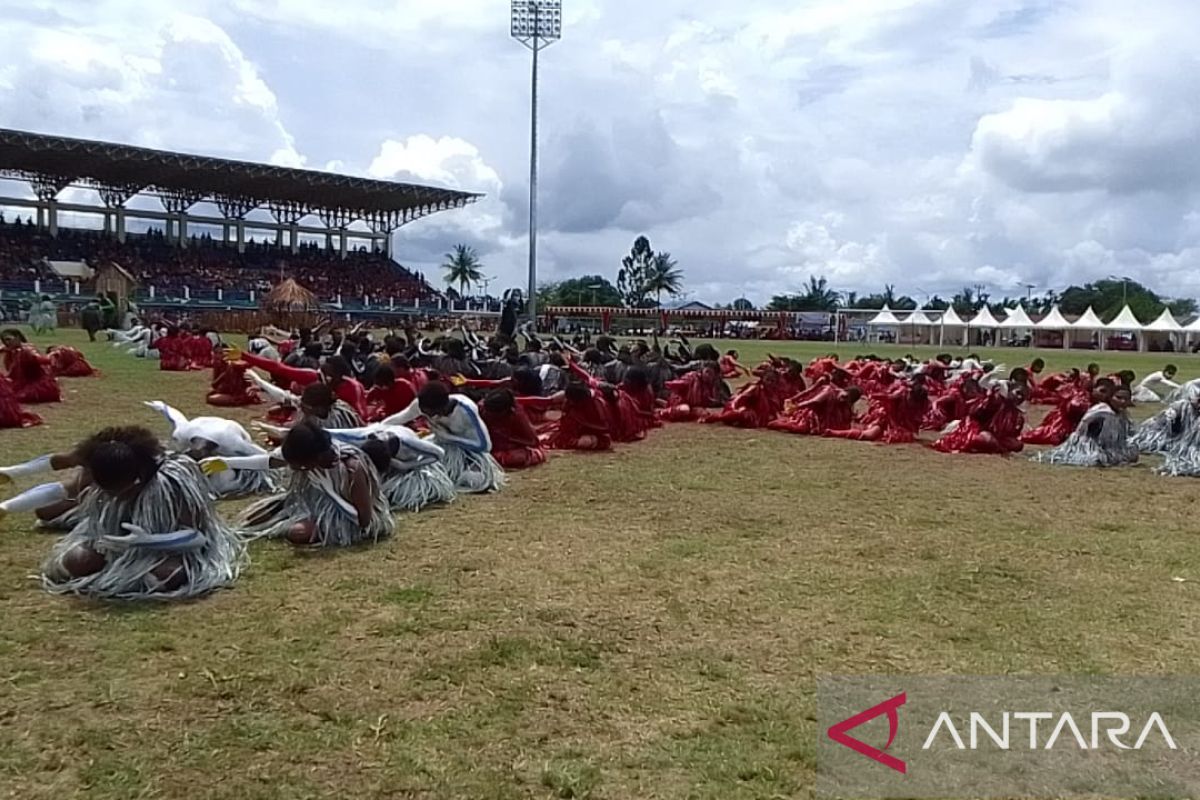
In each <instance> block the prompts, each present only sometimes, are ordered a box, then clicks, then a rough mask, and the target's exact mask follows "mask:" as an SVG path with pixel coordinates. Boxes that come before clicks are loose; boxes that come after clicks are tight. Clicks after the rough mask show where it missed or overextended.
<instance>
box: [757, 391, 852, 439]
mask: <svg viewBox="0 0 1200 800" xmlns="http://www.w3.org/2000/svg"><path fill="white" fill-rule="evenodd" d="M821 380H822V381H823V382H822V383H821V384H820V385H818V386H816V387H814V388H813V389H812V390H811V391H809V392H807V393H805V394H804V395H801V396H800V397H801V398H802V399H798V400H797V399H793V400H789V401H788V402H787V404H786V405H785V406H784V413H783V414H782V415H780V416H779V417H778V418H776V419H774V420H772V421H771V422H770V423H768V424H767V427H768V428H770V429H771V430H773V431H780V432H781V433H794V434H798V435H800V436H824V435H825V433H827V432H828V431H831V430H847V429H849V428H850V427H851V426H852V425H853V424H854V406H855V404H857V403H858V400H859V398H860V397H862V391H861V390H860V389H859V388H858V387H857V386H848V387H846V388H844V389H843V388H842V387H840V386H838V385H837V384H836V383H834V382H833V381H831V380H828V379H827V378H822V379H821Z"/></svg>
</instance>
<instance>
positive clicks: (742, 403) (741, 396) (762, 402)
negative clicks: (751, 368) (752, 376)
mask: <svg viewBox="0 0 1200 800" xmlns="http://www.w3.org/2000/svg"><path fill="white" fill-rule="evenodd" d="M784 399H785V395H784V394H783V393H782V385H781V380H780V377H779V373H778V372H775V371H771V372H768V373H766V374H765V375H763V376H762V377H761V378H759V379H758V380H757V381H755V382H754V383H751V384H748V385H747V386H743V387H742V388H741V390H740V391H738V393H737V394H736V395H734V396H733V399H732V400H730V401H729V402H728V403H726V404H725V408H724V409H722V410H721V411H719V412H717V413H716V414H711V415H709V416H707V417H705V418H704V419H702V420H700V421H701V422H704V423H710V424H711V423H720V424H722V425H729V426H730V427H734V428H765V427H767V425H769V424H770V422H771V420H773V419H775V417H777V416H779V412H780V411H782V410H783V403H784Z"/></svg>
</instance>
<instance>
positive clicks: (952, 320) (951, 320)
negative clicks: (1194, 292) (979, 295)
mask: <svg viewBox="0 0 1200 800" xmlns="http://www.w3.org/2000/svg"><path fill="white" fill-rule="evenodd" d="M1196 321H1197V322H1200V317H1198V318H1197V319H1196ZM939 324H940V325H941V326H942V327H943V328H965V327H967V323H965V322H963V321H962V317H960V316H959V315H958V312H957V311H955V310H954V307H953V306H951V307H950V308H947V309H946V313H944V314H942V318H941V320H939ZM1196 330H1200V328H1197V329H1196Z"/></svg>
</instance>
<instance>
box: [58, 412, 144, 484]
mask: <svg viewBox="0 0 1200 800" xmlns="http://www.w3.org/2000/svg"><path fill="white" fill-rule="evenodd" d="M75 452H76V455H77V456H78V457H79V461H80V463H81V464H83V467H84V469H86V470H87V471H88V473H90V474H91V476H92V479H93V480H95V481H96V485H97V486H99V487H100V488H101V489H103V490H104V491H106V492H112V491H115V490H117V489H123V488H125V487H127V486H128V485H129V484H131V483H135V482H140V483H145V482H146V481H148V480H150V479H151V478H152V477H154V474H155V473H156V472H158V462H159V459H160V458H161V457H162V452H163V450H162V445H160V444H159V443H158V438H157V437H156V436H155V435H154V434H153V433H151V432H150V431H149V430H148V429H147V428H143V427H141V426H129V427H120V428H105V429H104V430H102V431H100V432H99V433H96V434H93V435H92V436H90V437H88V438H87V439H85V440H84V441H83V442H82V443H80V445H79V447H77V448H76V451H75Z"/></svg>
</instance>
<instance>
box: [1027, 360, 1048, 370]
mask: <svg viewBox="0 0 1200 800" xmlns="http://www.w3.org/2000/svg"><path fill="white" fill-rule="evenodd" d="M1029 366H1031V367H1042V368H1044V367H1045V366H1046V361H1045V359H1041V358H1035V359H1034V360H1033V361H1031V362H1029Z"/></svg>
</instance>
